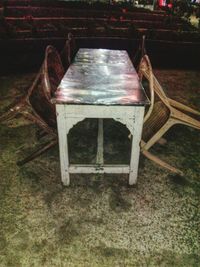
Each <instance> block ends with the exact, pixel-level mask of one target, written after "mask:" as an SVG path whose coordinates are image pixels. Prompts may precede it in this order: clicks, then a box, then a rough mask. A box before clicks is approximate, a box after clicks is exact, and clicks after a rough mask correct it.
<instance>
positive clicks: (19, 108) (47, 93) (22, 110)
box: [0, 46, 64, 165]
mask: <svg viewBox="0 0 200 267" xmlns="http://www.w3.org/2000/svg"><path fill="white" fill-rule="evenodd" d="M52 52H53V53H54V55H55V56H56V57H57V60H58V62H59V64H60V67H61V69H62V70H63V74H64V69H63V67H62V62H61V59H60V56H59V54H58V52H57V50H56V49H55V48H54V47H53V46H47V48H46V50H45V59H44V61H43V64H42V66H41V68H40V70H39V72H38V74H37V75H36V77H35V79H34V81H33V83H32V85H31V86H30V87H29V89H28V91H27V94H26V95H25V96H23V97H22V98H21V99H20V100H19V101H18V102H17V103H15V104H14V105H13V106H12V107H11V108H10V109H9V110H8V111H7V112H5V113H4V114H2V115H1V116H0V122H3V121H7V120H10V119H12V118H14V117H15V116H16V115H17V114H20V115H22V116H23V117H24V118H26V119H28V120H29V121H31V122H33V123H35V124H37V125H38V126H39V127H40V129H41V131H42V133H41V134H40V136H41V137H42V136H44V135H48V137H49V138H50V140H49V141H48V142H47V143H45V144H44V145H43V146H41V147H40V148H39V149H37V150H36V151H34V152H33V153H31V154H30V155H29V156H28V157H26V158H25V159H23V160H21V161H18V162H17V164H18V165H23V164H25V163H27V162H29V161H30V160H33V159H35V158H36V157H38V156H39V155H41V154H42V153H44V152H45V151H47V150H48V149H50V148H51V147H53V146H54V145H56V144H57V142H58V139H57V129H56V128H53V127H50V126H49V124H48V122H46V121H45V120H44V118H42V117H41V115H39V114H38V113H37V111H36V110H35V109H34V107H33V106H32V104H31V102H30V97H31V95H32V94H33V93H34V90H41V91H40V93H41V94H42V95H43V96H44V97H45V99H46V100H47V102H48V105H49V107H50V109H51V112H52V114H54V113H55V114H56V112H55V106H54V105H53V104H52V103H51V84H50V80H49V74H48V55H49V53H52ZM39 84H41V85H42V86H41V89H40V88H39V89H38V85H39ZM41 104H42V103H41ZM55 116H56V115H55ZM55 124H56V119H55Z"/></svg>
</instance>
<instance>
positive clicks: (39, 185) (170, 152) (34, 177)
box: [0, 70, 200, 267]
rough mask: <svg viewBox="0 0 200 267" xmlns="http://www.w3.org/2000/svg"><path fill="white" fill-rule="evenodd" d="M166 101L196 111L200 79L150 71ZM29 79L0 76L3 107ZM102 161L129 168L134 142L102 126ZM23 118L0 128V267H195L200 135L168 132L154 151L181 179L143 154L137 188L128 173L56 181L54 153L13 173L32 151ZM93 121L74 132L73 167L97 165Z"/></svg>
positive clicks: (32, 132) (30, 131)
mask: <svg viewBox="0 0 200 267" xmlns="http://www.w3.org/2000/svg"><path fill="white" fill-rule="evenodd" d="M155 73H156V76H157V77H158V78H159V80H160V82H161V84H162V85H163V87H164V88H165V90H166V92H167V93H168V95H170V96H171V97H172V98H174V99H176V100H179V101H181V102H183V103H186V104H188V105H190V106H191V107H196V108H198V109H199V110H200V73H199V72H197V71H189V70H188V71H185V70H156V71H155ZM33 77H34V74H32V73H31V74H23V75H21V74H20V75H10V76H1V77H0V109H1V110H3V109H4V107H5V106H7V105H8V104H9V103H11V102H12V100H13V98H15V97H16V96H19V95H21V94H23V92H24V91H25V90H26V88H27V86H28V85H29V84H30V82H31V80H32V79H33ZM104 128H105V142H104V145H105V160H106V162H107V163H119V162H120V163H127V162H128V161H129V150H130V141H129V139H128V137H127V136H128V130H127V129H126V128H125V127H124V126H122V125H120V123H117V122H114V121H112V120H106V121H105V123H104ZM36 131H37V127H36V126H35V125H33V124H30V123H28V122H27V121H25V120H24V119H22V118H16V119H14V120H12V121H10V122H7V123H4V124H1V125H0V267H7V266H11V267H30V266H33V267H43V266H45V267H72V266H73V267H79V266H81V267H97V266H99V267H126V266H127V267H128V266H138V267H141V266H142V267H143V266H145V267H146V266H148V267H150V266H156V267H157V266H159V267H162V266H169V267H172V266H175V267H179V266H181V267H182V266H185V267H199V266H200V132H199V131H198V130H195V129H191V128H188V127H185V126H181V125H177V126H174V127H173V128H172V129H170V131H169V132H168V133H167V134H166V135H165V138H166V139H167V143H166V144H163V145H159V144H156V145H155V146H154V147H153V148H152V151H153V153H154V154H156V155H157V156H159V157H160V158H162V159H163V160H166V161H167V162H168V163H170V164H171V165H173V166H175V167H178V168H180V169H181V170H182V171H183V172H184V174H185V175H184V176H183V177H180V176H178V175H174V174H172V173H169V172H167V171H166V170H164V169H161V168H159V167H158V166H157V165H155V164H154V163H152V162H151V161H149V160H148V159H146V158H144V157H142V156H141V158H140V166H139V175H138V183H137V185H136V186H135V187H129V186H128V183H127V182H128V177H127V175H73V176H72V177H71V185H70V187H68V188H66V187H64V186H63V185H62V184H61V180H60V166H59V155H58V147H55V148H54V149H52V150H50V151H48V153H45V154H44V155H42V156H41V157H38V158H37V159H35V160H34V161H32V162H30V163H28V164H26V165H24V166H23V167H18V166H17V165H16V161H17V160H19V159H22V158H23V157H24V156H26V155H28V153H29V151H32V150H33V149H34V148H35V147H37V145H38V140H37V138H36ZM96 134H97V121H96V120H93V121H88V120H86V121H83V122H81V123H79V124H78V125H77V126H76V127H74V128H73V129H72V131H71V132H70V152H71V162H93V161H94V160H95V153H96Z"/></svg>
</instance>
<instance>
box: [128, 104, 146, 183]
mask: <svg viewBox="0 0 200 267" xmlns="http://www.w3.org/2000/svg"><path fill="white" fill-rule="evenodd" d="M143 117H144V107H136V110H135V120H134V121H133V127H132V131H131V134H132V144H131V159H130V174H129V184H130V185H133V184H136V182H137V175H138V164H139V157H140V141H141V135H142V127H143Z"/></svg>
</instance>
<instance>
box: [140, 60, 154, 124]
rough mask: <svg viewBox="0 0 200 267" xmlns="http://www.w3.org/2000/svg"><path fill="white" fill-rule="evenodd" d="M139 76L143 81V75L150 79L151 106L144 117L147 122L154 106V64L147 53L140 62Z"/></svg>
mask: <svg viewBox="0 0 200 267" xmlns="http://www.w3.org/2000/svg"><path fill="white" fill-rule="evenodd" d="M138 76H139V79H140V81H142V78H143V76H144V77H145V78H146V79H147V80H148V81H149V90H150V107H149V109H148V111H147V113H146V115H145V117H144V120H143V122H144V123H145V122H146V121H147V120H148V118H149V117H150V115H151V113H152V110H153V106H154V79H153V71H152V66H151V63H150V60H149V57H148V56H147V55H144V56H143V57H142V59H141V61H140V64H139V70H138Z"/></svg>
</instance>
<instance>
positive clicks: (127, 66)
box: [54, 48, 148, 105]
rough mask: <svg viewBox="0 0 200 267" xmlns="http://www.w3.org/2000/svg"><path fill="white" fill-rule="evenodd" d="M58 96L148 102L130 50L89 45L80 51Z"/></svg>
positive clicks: (65, 101) (73, 99)
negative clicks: (93, 47) (130, 56)
mask: <svg viewBox="0 0 200 267" xmlns="http://www.w3.org/2000/svg"><path fill="white" fill-rule="evenodd" d="M54 100H55V102H56V103H57V104H59V103H62V104H91V105H146V104H148V99H147V97H146V95H145V92H144V90H143V88H142V86H141V84H140V82H139V79H138V75H137V72H136V70H135V68H134V67H133V64H132V62H131V60H130V58H129V56H128V54H127V52H126V51H124V50H108V49H85V48H82V49H79V51H78V53H77V54H76V56H75V59H74V61H73V62H72V64H71V65H70V67H69V68H68V70H67V72H66V73H65V75H64V77H63V79H62V81H61V83H60V85H59V86H58V89H57V91H56V94H55V99H54Z"/></svg>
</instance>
